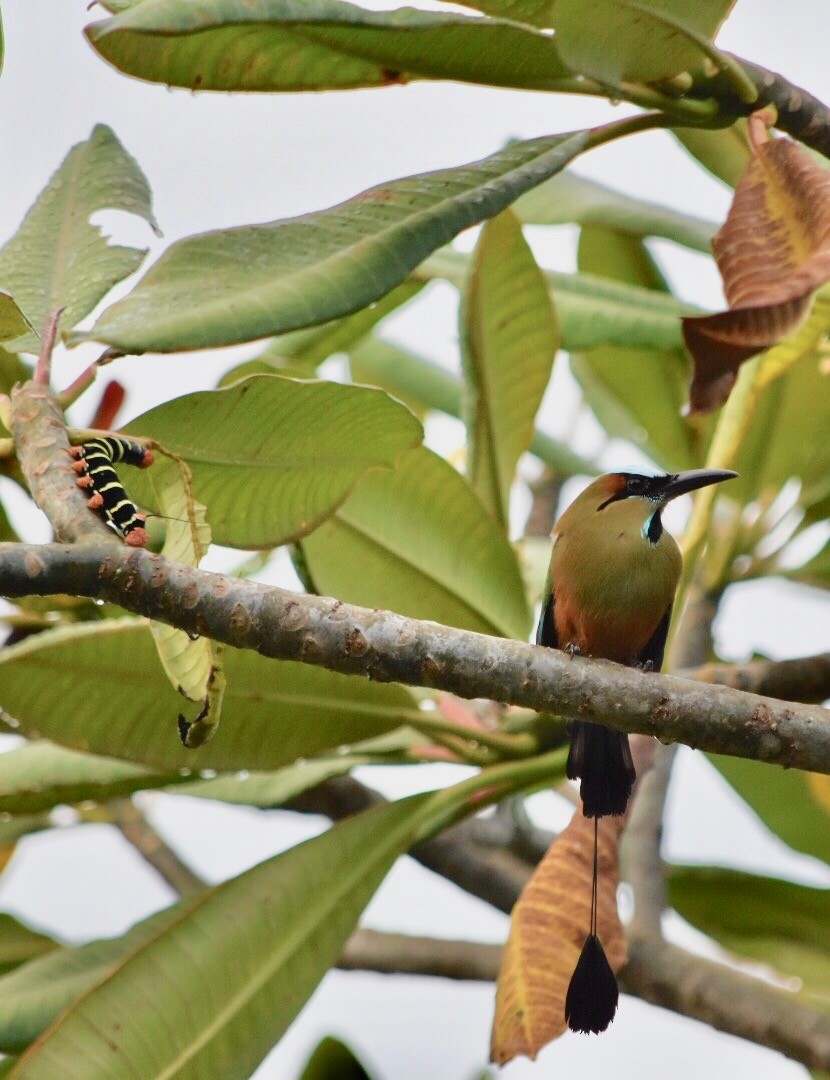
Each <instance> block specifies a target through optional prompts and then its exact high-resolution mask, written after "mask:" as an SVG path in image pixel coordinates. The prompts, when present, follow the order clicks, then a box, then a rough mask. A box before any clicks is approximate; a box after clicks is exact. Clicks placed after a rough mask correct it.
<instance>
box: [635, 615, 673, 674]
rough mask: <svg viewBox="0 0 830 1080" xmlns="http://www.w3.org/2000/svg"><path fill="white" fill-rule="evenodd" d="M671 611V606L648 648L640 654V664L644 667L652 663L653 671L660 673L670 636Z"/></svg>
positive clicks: (650, 640)
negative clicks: (667, 640)
mask: <svg viewBox="0 0 830 1080" xmlns="http://www.w3.org/2000/svg"><path fill="white" fill-rule="evenodd" d="M671 609H672V605H671V604H669V606H668V607H667V608H666V614H665V615H664V616H663V618H662V619H661V620H660V624H659V626H658V627H657V629H656V630H655V631H654V633H653V634H652V635H651V638H650V639H649V641H648V644H647V645H646V647H645V648H644V649H643V651H642V652H641V653H640V663H641V664H643V665H646V664H648V663H650V664H651V669H652V671H659V670H660V668H661V667H662V666H663V653H664V652H665V650H666V638H667V637H668V634H669V623H670V622H671Z"/></svg>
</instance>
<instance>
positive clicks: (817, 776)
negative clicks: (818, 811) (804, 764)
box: [804, 773, 830, 814]
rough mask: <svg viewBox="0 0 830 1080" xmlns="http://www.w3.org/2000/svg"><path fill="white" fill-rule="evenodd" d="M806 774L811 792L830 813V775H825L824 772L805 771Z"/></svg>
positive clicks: (825, 810)
mask: <svg viewBox="0 0 830 1080" xmlns="http://www.w3.org/2000/svg"><path fill="white" fill-rule="evenodd" d="M804 775H805V776H806V777H807V787H808V788H809V790H810V794H811V795H812V796H813V798H814V799H815V800H816V802H817V803H818V804H819V806H820V807H821V808H822V810H824V812H825V813H827V814H830V776H825V775H824V774H823V773H805V774H804Z"/></svg>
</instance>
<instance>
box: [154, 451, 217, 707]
mask: <svg viewBox="0 0 830 1080" xmlns="http://www.w3.org/2000/svg"><path fill="white" fill-rule="evenodd" d="M149 480H150V483H151V484H152V486H153V489H154V491H155V495H156V501H157V503H158V506H159V512H160V516H162V517H164V518H165V519H166V526H167V536H166V538H165V541H164V547H163V548H162V554H163V555H165V556H166V557H167V558H168V559H171V560H173V561H174V562H180V563H185V564H186V565H187V566H198V565H199V562H200V560H201V558H202V556H203V555H204V554H205V552H206V551H207V549H208V546H209V545H210V526H209V525H208V523H207V521H206V520H205V507H204V506H203V505H202V503H200V502H197V500H196V499H194V497H193V491H192V488H191V474H190V469H189V468H188V466H187V464H186V463H185V462H184V461H182V460H181V459H180V458H176V459H173V458H170V457H167V458H162V459H161V460H157V461H156V463H155V464H154V465H153V466H152V472H151V475H150V476H149ZM150 629H151V630H152V632H153V638H154V639H155V642H156V647H157V648H158V651H159V658H160V659H161V662H162V664H163V666H164V670H165V671H166V672H167V675H168V676H169V678H170V681H171V682H172V683H173V686H175V687H176V689H177V690H179V691H181V693H182V694H184V696H185V697H187V698H190V700H191V701H200V700H202V699H204V697H205V695H206V694H207V684H208V678H209V677H210V670H211V649H210V644H211V643H210V641H209V640H208V639H207V638H197V640H195V641H194V640H193V639H192V638H190V636H189V635H188V634H186V633H185V632H184V631H183V630H176V629H175V628H174V627H172V626H168V625H167V624H166V623H159V622H151V623H150Z"/></svg>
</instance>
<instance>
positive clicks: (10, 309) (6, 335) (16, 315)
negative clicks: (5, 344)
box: [0, 289, 35, 341]
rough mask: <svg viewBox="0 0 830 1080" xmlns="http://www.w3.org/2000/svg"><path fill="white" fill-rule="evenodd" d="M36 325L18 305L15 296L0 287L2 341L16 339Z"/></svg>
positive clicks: (0, 331) (0, 334)
mask: <svg viewBox="0 0 830 1080" xmlns="http://www.w3.org/2000/svg"><path fill="white" fill-rule="evenodd" d="M34 329H35V328H34V327H33V326H32V324H31V323H30V322H29V320H28V319H27V318H26V316H25V315H24V314H23V312H22V311H21V310H20V308H19V307H18V306H17V304H16V302H15V300H14V297H13V296H11V295H10V294H9V293H7V292H6V291H5V289H0V341H14V340H15V338H19V337H21V336H23V335H24V334H28V333H29V331H30V330H31V331H32V332H34Z"/></svg>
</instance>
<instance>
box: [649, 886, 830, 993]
mask: <svg viewBox="0 0 830 1080" xmlns="http://www.w3.org/2000/svg"><path fill="white" fill-rule="evenodd" d="M669 898H670V900H671V903H672V906H673V907H674V908H675V909H676V910H677V911H678V912H679V913H680V914H681V915H682V916H683V918H684V919H686V920H687V921H688V922H690V923H691V924H692V925H693V926H695V927H697V929H698V930H702V931H703V933H704V934H708V935H709V936H710V937H713V938H714V939H715V940H716V941H718V942H719V943H720V944H721V945H723V946H724V947H725V948H726V949H729V950H730V951H731V952H734V953H737V954H738V955H740V956H745V957H748V958H749V959H751V960H754V961H755V962H756V963H762V964H769V965H770V966H771V967H773V968H775V969H776V970H777V971H778V972H780V973H781V974H782V975H789V976H793V975H795V976H797V977H798V978H800V979H801V980H803V983H804V989H805V990H807V991H809V992H811V993H813V994H818V995H821V997H822V998H824V999H826V1000H827V1001H828V1003H830V950H828V948H827V925H828V921H830V890H828V889H813V888H809V887H808V886H806V885H795V884H793V882H791V881H781V880H779V879H777V878H769V877H760V876H758V875H756V874H746V873H741V872H739V871H737V870H726V869H721V868H719V867H709V866H700V867H698V866H677V867H673V868H672V872H671V876H670V879H669Z"/></svg>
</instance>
